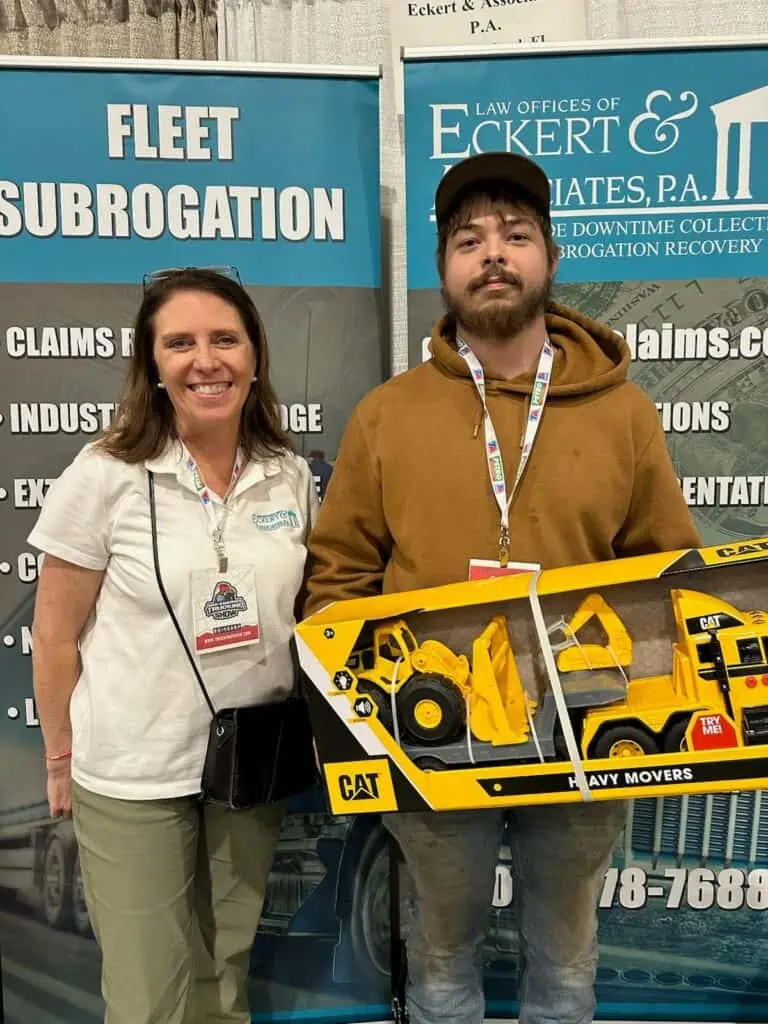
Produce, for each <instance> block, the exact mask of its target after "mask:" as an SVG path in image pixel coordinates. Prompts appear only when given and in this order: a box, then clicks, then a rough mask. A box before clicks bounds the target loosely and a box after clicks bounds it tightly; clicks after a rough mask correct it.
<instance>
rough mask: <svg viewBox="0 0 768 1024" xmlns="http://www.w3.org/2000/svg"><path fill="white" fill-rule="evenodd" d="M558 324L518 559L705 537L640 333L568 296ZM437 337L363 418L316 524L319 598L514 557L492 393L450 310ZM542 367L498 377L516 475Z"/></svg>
mask: <svg viewBox="0 0 768 1024" xmlns="http://www.w3.org/2000/svg"><path fill="white" fill-rule="evenodd" d="M546 324H547V331H548V333H549V338H550V340H551V342H552V344H553V346H554V348H555V362H554V368H553V375H552V383H551V385H550V389H549V397H548V399H547V403H546V406H545V408H544V411H543V413H542V417H541V421H540V425H539V431H538V435H537V437H536V441H535V444H534V447H533V451H532V453H531V456H530V459H529V462H528V465H527V467H526V469H525V473H524V474H523V478H522V480H521V483H520V486H519V488H518V490H517V493H516V495H515V498H514V501H513V503H512V508H511V510H510V518H509V533H510V552H509V558H510V561H524V562H538V563H540V564H541V566H542V568H545V569H549V568H556V567H559V566H564V565H578V564H581V563H584V562H593V561H602V560H606V559H611V558H615V557H620V556H622V555H638V554H645V553H647V552H653V551H666V550H675V549H678V548H685V547H689V546H690V547H695V546H698V545H699V544H700V543H701V541H700V539H699V536H698V534H697V532H696V529H695V527H694V525H693V521H692V519H691V516H690V513H689V511H688V508H687V506H686V504H685V501H684V499H683V496H682V493H681V491H680V487H679V485H678V482H677V479H676V476H675V471H674V469H673V467H672V464H671V461H670V459H669V456H668V454H667V449H666V446H665V443H664V434H663V431H662V427H661V422H660V419H659V416H658V414H657V411H656V408H655V406H654V405H653V403H652V402H651V400H650V399H649V398H648V396H647V395H646V394H645V393H644V392H643V391H641V390H640V388H638V387H637V386H636V385H635V384H632V383H630V382H629V381H628V380H627V368H628V366H629V359H630V356H629V349H628V348H627V345H626V344H625V342H624V341H623V340H622V339H621V338H620V337H619V336H618V335H616V334H614V333H613V331H611V330H610V329H609V328H607V327H605V326H603V325H602V324H598V323H596V322H595V321H593V320H590V319H589V318H588V317H586V316H582V315H581V314H579V313H577V312H575V311H574V310H572V309H568V308H566V307H564V306H559V305H555V304H552V305H551V307H550V310H549V312H548V314H547V317H546ZM430 350H431V353H432V358H431V360H430V361H429V362H428V363H424V364H422V365H421V366H418V367H416V368H414V369H412V370H409V371H408V372H406V373H403V374H401V375H399V376H397V377H394V378H392V379H391V380H389V381H387V382H386V383H385V384H382V385H381V386H379V387H378V388H376V389H375V390H374V391H372V392H371V393H370V394H368V395H367V396H366V397H365V398H364V399H363V400H362V401H361V402H360V403H359V405H358V406H357V408H356V409H355V411H354V412H353V414H352V417H351V419H350V421H349V423H348V424H347V427H346V431H345V434H344V437H343V439H342V442H341V445H340V448H339V454H338V459H337V461H336V466H335V469H334V472H333V475H332V477H331V481H330V484H329V486H328V490H327V492H326V495H325V499H324V501H323V504H322V506H321V509H320V515H319V518H318V521H317V524H316V526H315V529H314V531H313V533H312V535H311V537H310V542H309V583H308V594H309V596H308V599H307V603H306V605H305V613H306V614H309V613H311V612H313V611H317V610H318V609H319V608H321V607H323V606H324V605H326V604H329V603H330V602H331V601H337V600H343V599H346V598H353V597H367V596H369V595H372V594H377V593H381V592H382V591H384V592H388V591H401V590H412V589H417V588H421V587H431V586H440V585H442V584H445V583H456V582H458V581H460V580H465V579H466V578H467V574H468V570H469V560H470V559H471V558H484V559H497V558H498V540H499V525H500V519H499V509H498V506H497V504H496V500H495V498H494V496H493V492H492V490H491V485H490V481H489V476H488V465H487V462H486V454H485V443H484V431H483V427H482V405H481V403H480V399H479V396H478V394H477V390H476V388H475V385H474V383H473V381H472V379H471V377H470V374H469V370H468V368H467V365H466V363H465V362H464V360H463V359H462V358H461V357H460V356H459V355H458V353H457V351H456V347H455V340H454V338H453V337H451V335H450V327H449V326H448V322H447V320H442V321H440V323H438V324H437V325H436V327H435V330H434V333H433V335H432V341H431V343H430ZM533 379H534V373H533V372H531V373H528V374H525V375H521V376H519V377H517V378H515V379H514V380H503V379H500V378H494V377H493V376H488V377H487V379H486V386H487V402H488V409H489V411H490V414H491V418H492V420H493V425H494V428H495V430H496V434H497V437H498V441H499V447H500V449H501V454H502V457H503V459H504V469H505V473H506V479H507V488H509V487H510V486H511V484H512V481H514V478H515V472H516V469H517V464H518V460H519V457H520V440H521V437H522V433H523V429H524V426H525V422H526V417H527V413H528V400H529V396H530V393H531V389H532V386H533Z"/></svg>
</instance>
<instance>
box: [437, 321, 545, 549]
mask: <svg viewBox="0 0 768 1024" xmlns="http://www.w3.org/2000/svg"><path fill="white" fill-rule="evenodd" d="M456 347H457V349H458V352H459V355H460V356H461V358H462V359H463V360H464V362H465V363H466V364H467V366H468V367H469V371H470V373H471V374H472V380H473V381H474V382H475V387H476V388H477V393H478V395H479V396H480V401H481V402H482V403H483V427H484V429H485V453H486V456H487V459H488V474H489V476H490V478H491V487H492V488H493V496H494V498H495V499H496V504H497V505H498V506H499V512H500V515H501V532H500V534H499V564H500V565H501V566H502V568H505V567H506V565H507V562H508V561H509V509H510V506H511V505H512V499H513V498H514V496H515V493H516V491H517V488H518V485H519V483H520V481H521V480H522V477H523V473H524V472H525V467H526V466H527V465H528V459H529V457H530V454H531V450H532V449H533V442H534V441H535V440H536V433H537V431H538V429H539V423H540V422H541V414H542V412H543V410H544V403H545V402H546V400H547V392H548V391H549V382H550V379H551V377H552V364H553V362H554V358H555V352H554V349H553V348H552V344H551V342H550V340H549V338H547V339H546V341H545V342H544V347H543V348H542V350H541V355H540V356H539V365H538V366H537V368H536V378H535V380H534V384H533V390H532V392H531V403H530V406H529V409H528V420H527V422H526V424H525V430H524V431H523V436H522V438H521V439H520V462H519V463H518V466H517V474H516V476H515V482H514V483H513V484H512V489H511V491H510V492H509V497H507V480H506V476H505V474H504V463H503V461H502V458H501V449H500V448H499V440H498V438H497V437H496V431H495V430H494V428H493V420H492V419H491V414H490V412H489V411H488V403H487V402H486V398H485V374H484V373H483V367H482V365H481V363H480V360H479V359H478V358H477V356H476V355H475V353H474V352H473V351H472V349H471V348H470V347H469V345H467V344H466V342H464V341H462V340H461V338H459V337H457V338H456Z"/></svg>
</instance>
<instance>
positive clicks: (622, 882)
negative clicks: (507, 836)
mask: <svg viewBox="0 0 768 1024" xmlns="http://www.w3.org/2000/svg"><path fill="white" fill-rule="evenodd" d="M513 897H514V881H513V877H512V872H511V870H510V869H509V868H508V867H507V866H506V865H503V864H499V865H497V867H496V885H495V888H494V893H493V906H494V907H496V908H502V907H508V906H510V905H511V904H512V902H513ZM649 904H650V905H651V906H653V905H659V906H664V907H666V908H667V909H668V910H679V909H681V908H688V909H690V910H709V909H710V908H712V907H719V908H720V909H721V910H740V909H741V908H742V907H746V908H747V909H749V910H768V869H766V868H754V869H753V870H751V871H742V870H741V869H739V868H723V869H722V870H721V871H713V870H712V869H711V868H702V867H695V868H667V869H666V870H665V871H664V874H663V875H662V874H661V873H660V872H659V873H654V874H652V875H650V876H649V874H648V872H647V871H645V869H644V868H639V867H632V868H624V869H623V870H620V869H619V868H609V869H608V871H607V872H606V874H605V881H604V883H603V890H602V893H601V895H600V902H599V906H600V907H601V908H602V909H604V910H606V909H610V908H611V907H621V908H622V909H624V910H639V909H641V908H642V907H645V906H648V905H649Z"/></svg>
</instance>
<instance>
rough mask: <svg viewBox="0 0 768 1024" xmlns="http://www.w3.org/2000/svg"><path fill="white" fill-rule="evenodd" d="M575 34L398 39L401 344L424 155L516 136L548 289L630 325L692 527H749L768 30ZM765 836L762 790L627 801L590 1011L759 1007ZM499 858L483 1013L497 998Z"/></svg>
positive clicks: (759, 393)
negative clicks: (403, 278) (497, 44)
mask: <svg viewBox="0 0 768 1024" xmlns="http://www.w3.org/2000/svg"><path fill="white" fill-rule="evenodd" d="M580 51H581V52H568V50H567V48H565V47H555V46H546V47H543V48H537V49H535V50H532V49H531V50H529V51H528V52H526V53H517V54H512V53H511V52H505V53H499V52H498V51H497V50H487V49H486V50H485V51H480V50H479V49H472V50H467V51H466V52H464V53H457V52H455V51H452V52H450V53H444V54H440V53H439V51H437V52H432V53H428V52H426V51H419V52H418V53H417V52H413V53H411V54H408V53H406V54H405V66H404V80H405V139H406V193H407V232H408V234H407V260H408V321H409V357H410V362H411V365H415V364H416V363H417V362H419V361H421V360H422V359H424V358H428V353H427V352H426V342H427V341H428V337H429V334H430V331H431V327H432V324H433V323H434V321H435V320H436V319H437V318H438V317H439V316H440V315H441V313H442V311H443V309H442V303H441V298H440V292H439V281H438V277H437V271H436V267H435V249H436V237H437V236H436V226H435V222H434V210H433V198H434V192H435V188H436V186H437V184H438V182H439V181H440V178H441V176H442V175H443V174H444V173H445V171H446V170H447V169H448V168H449V167H450V166H452V165H453V164H454V163H456V162H457V161H458V160H460V159H462V158H463V157H466V156H469V155H471V154H474V153H478V152H484V151H489V150H509V151H511V152H517V153H522V154H523V155H525V156H529V157H532V158H533V159H535V160H536V161H538V162H540V163H541V165H542V167H543V168H544V170H545V172H546V173H547V175H548V177H549V179H550V182H551V187H552V213H553V223H554V230H555V237H556V240H557V242H558V244H559V246H560V249H561V259H560V264H559V269H558V274H557V279H556V284H555V298H556V299H558V300H559V301H562V302H564V303H566V304H569V305H571V306H574V307H575V308H577V309H579V310H580V311H581V312H583V313H586V314H588V315H589V316H592V317H594V318H596V319H599V320H602V321H603V322H605V323H607V324H608V325H609V326H611V327H612V328H614V329H615V330H617V331H619V332H620V333H622V334H623V335H624V336H625V337H626V339H627V342H628V344H629V346H630V349H631V352H632V366H631V373H630V376H631V378H632V379H633V380H635V381H636V382H637V383H638V384H640V385H641V386H642V387H643V388H644V389H645V390H646V391H647V392H648V393H649V394H650V395H651V397H652V398H653V399H654V401H655V402H656V405H657V408H658V410H659V415H660V417H661V420H662V424H663V426H664V430H665V432H666V439H667V443H668V446H669V450H670V452H671V454H672V458H673V460H674V463H675V466H676V469H677V472H678V476H679V479H680V486H681V488H682V491H683V494H684V496H685V498H686V501H687V502H688V505H689V506H690V507H691V510H692V513H693V515H694V517H695V519H696V522H697V526H698V527H699V530H700V532H701V534H702V537H703V540H704V543H705V544H718V543H722V542H729V543H730V542H735V543H743V544H745V545H747V546H748V545H749V543H750V539H751V538H754V537H756V536H760V535H763V534H764V533H765V532H766V528H768V475H767V474H768V449H767V448H766V441H765V437H766V433H765V422H766V413H768V359H767V358H766V356H768V178H766V176H765V174H764V173H763V172H762V170H761V169H762V168H763V167H764V166H765V165H766V161H768V41H764V42H759V41H758V42H755V41H749V42H744V43H743V44H738V45H736V44H732V45H723V46H699V45H696V44H695V43H693V42H689V43H685V42H683V43H679V44H661V45H656V44H654V45H653V46H650V45H649V46H648V47H647V48H644V49H643V50H639V49H637V48H636V47H633V46H630V45H629V44H625V45H623V44H614V45H613V46H612V47H610V46H608V45H603V44H600V45H595V44H587V46H586V47H584V46H582V47H580ZM766 837H768V810H767V809H766V801H765V795H764V794H763V793H757V794H733V795H732V796H711V797H691V798H687V799H686V798H677V799H666V800H663V801H661V800H659V801H653V800H645V801H638V802H636V803H635V804H634V805H633V807H632V812H631V819H630V823H629V826H628V828H627V831H626V835H625V837H624V840H623V842H622V844H621V846H620V848H619V849H617V851H616V855H615V859H614V864H613V867H612V868H611V869H610V871H609V872H608V874H607V876H606V881H605V886H604V888H603V892H602V896H601V910H600V919H601V921H600V923H601V927H600V943H601V945H600V969H599V972H598V997H599V1011H598V1012H599V1016H600V1018H601V1019H621V1020H642V1021H650V1020H667V1021H672V1020H698V1021H758V1020H764V1019H765V998H766V996H765V993H766V988H767V987H768V986H766V982H765V977H764V973H763V968H762V961H761V958H760V955H759V954H758V953H757V952H756V950H757V948H761V946H760V942H759V940H757V938H756V937H757V936H758V935H761V934H762V930H763V929H764V927H765V921H764V915H763V914H762V911H763V910H764V909H765V908H766V906H768V900H767V899H766V897H767V895H768V890H767V889H766V883H767V882H768V873H767V872H766V870H765V869H766V867H768V865H766V855H767V852H768V847H766V846H765V838H766ZM499 872H500V873H499V875H498V878H499V880H500V881H499V887H498V891H497V902H498V901H500V902H501V903H502V904H504V908H503V909H502V908H500V909H499V911H498V913H497V914H496V915H495V916H494V917H493V920H494V921H495V922H500V921H502V920H503V921H504V924H503V926H502V925H499V929H500V934H501V935H502V936H503V938H502V937H500V938H497V939H495V940H494V939H493V938H492V939H491V942H492V943H493V944H494V946H495V950H496V953H497V955H496V956H495V957H493V958H490V959H489V966H488V972H487V992H488V995H489V999H490V1000H491V1002H490V1006H489V1013H493V1014H494V1015H505V1014H507V1015H512V1016H514V1014H515V1012H516V1007H517V1003H516V988H515V977H514V971H515V967H516V961H517V945H518V940H517V935H516V931H515V924H514V918H513V917H512V915H511V914H510V915H509V916H507V914H506V909H505V908H506V905H507V902H508V903H509V905H510V906H511V905H512V904H513V895H512V893H513V879H512V876H511V874H509V876H508V877H507V875H506V874H505V872H504V864H503V863H502V864H500V866H499ZM505 878H506V881H504V879H505ZM505 886H506V888H505ZM505 893H506V895H505ZM756 944H757V945H756Z"/></svg>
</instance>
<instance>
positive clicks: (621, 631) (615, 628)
mask: <svg viewBox="0 0 768 1024" xmlns="http://www.w3.org/2000/svg"><path fill="white" fill-rule="evenodd" d="M593 618H594V619H597V621H598V622H599V624H600V626H601V627H602V629H603V632H604V633H605V635H606V638H607V639H606V642H605V643H600V644H597V643H582V642H581V641H580V640H579V639H578V637H577V634H578V633H579V631H580V630H582V629H583V628H584V627H585V626H586V625H587V623H589V622H591V620H592V619H593ZM556 632H561V633H562V634H563V636H564V637H565V639H564V640H563V641H562V642H561V643H559V644H552V648H553V650H555V651H557V652H559V653H558V658H557V667H558V669H559V670H560V671H561V672H579V671H584V670H590V669H600V668H618V667H622V668H626V667H627V666H629V665H630V664H631V662H632V639H631V637H630V635H629V633H628V632H627V629H626V626H625V625H624V623H623V622H622V621H621V619H620V618H619V616H618V615H617V614H616V612H615V611H614V610H613V608H611V606H610V605H609V604H608V602H607V601H606V600H605V598H604V597H602V595H600V594H590V595H589V596H588V597H586V598H585V599H584V600H583V601H582V602H581V604H580V605H579V607H578V608H577V609H576V611H575V613H574V614H573V616H572V617H571V619H570V621H569V622H565V621H564V620H560V621H559V622H556V623H554V625H553V626H551V627H550V629H549V633H550V635H552V634H553V633H556Z"/></svg>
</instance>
